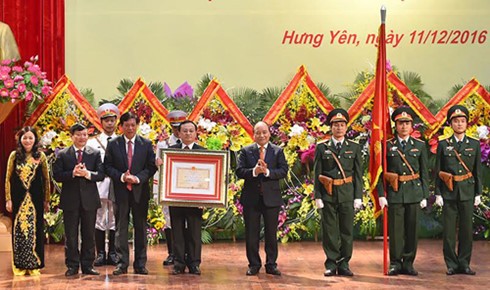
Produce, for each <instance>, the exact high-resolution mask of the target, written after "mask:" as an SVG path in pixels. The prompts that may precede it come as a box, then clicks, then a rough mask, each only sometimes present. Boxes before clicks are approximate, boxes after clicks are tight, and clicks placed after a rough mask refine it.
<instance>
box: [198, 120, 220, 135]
mask: <svg viewBox="0 0 490 290" xmlns="http://www.w3.org/2000/svg"><path fill="white" fill-rule="evenodd" d="M197 125H198V126H199V127H201V128H203V129H204V130H206V131H208V132H211V130H213V128H214V126H216V122H212V121H211V120H209V119H204V118H201V120H199V123H198V124H197Z"/></svg>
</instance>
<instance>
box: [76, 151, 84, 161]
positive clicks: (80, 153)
mask: <svg viewBox="0 0 490 290" xmlns="http://www.w3.org/2000/svg"><path fill="white" fill-rule="evenodd" d="M82 157H83V151H82V150H80V149H78V150H77V163H82Z"/></svg>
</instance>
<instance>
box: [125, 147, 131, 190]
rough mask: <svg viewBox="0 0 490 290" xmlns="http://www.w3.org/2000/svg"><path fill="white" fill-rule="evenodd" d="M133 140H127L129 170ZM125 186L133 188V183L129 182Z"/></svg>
mask: <svg viewBox="0 0 490 290" xmlns="http://www.w3.org/2000/svg"><path fill="white" fill-rule="evenodd" d="M132 144H133V142H131V140H129V141H128V170H131V163H132V161H133V145H132ZM126 188H127V189H128V190H132V189H133V185H132V184H131V183H128V184H126Z"/></svg>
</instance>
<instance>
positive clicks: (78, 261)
mask: <svg viewBox="0 0 490 290" xmlns="http://www.w3.org/2000/svg"><path fill="white" fill-rule="evenodd" d="M96 216H97V210H83V209H82V208H80V209H78V210H64V211H63V223H64V226H65V265H66V266H67V267H68V268H76V269H78V268H79V266H81V267H82V269H88V268H92V267H93V264H94V260H95V220H96ZM79 226H80V230H81V235H82V236H81V238H82V246H81V251H79V250H78V228H79Z"/></svg>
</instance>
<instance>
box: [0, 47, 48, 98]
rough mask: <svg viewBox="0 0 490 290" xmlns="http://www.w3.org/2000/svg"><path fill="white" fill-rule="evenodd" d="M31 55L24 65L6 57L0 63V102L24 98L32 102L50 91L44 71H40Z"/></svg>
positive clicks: (35, 59) (45, 95)
mask: <svg viewBox="0 0 490 290" xmlns="http://www.w3.org/2000/svg"><path fill="white" fill-rule="evenodd" d="M38 60H39V58H38V57H37V56H33V57H31V58H30V60H29V61H26V62H25V63H24V65H21V64H19V61H15V60H11V59H6V60H3V61H2V62H1V65H0V102H1V103H5V102H15V101H17V100H26V101H27V102H32V101H35V100H43V99H44V98H45V97H47V96H48V95H49V94H50V93H51V89H52V88H51V82H50V81H48V80H47V79H46V73H45V72H43V71H41V68H40V67H39V65H37V64H36V62H37V61H38Z"/></svg>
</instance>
